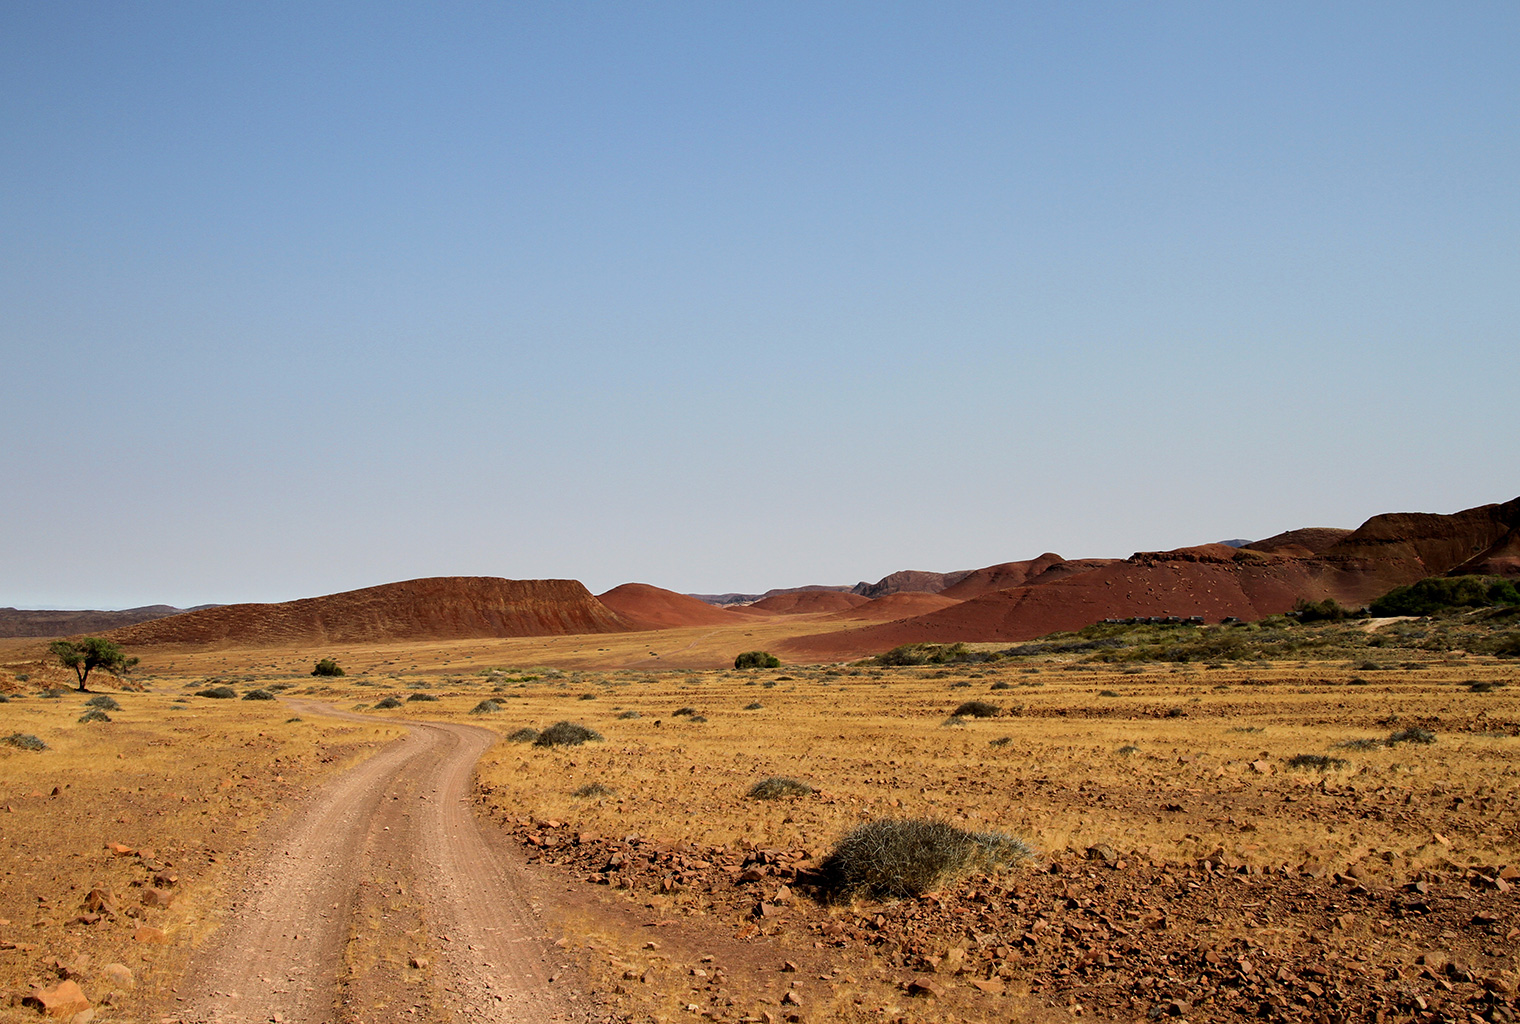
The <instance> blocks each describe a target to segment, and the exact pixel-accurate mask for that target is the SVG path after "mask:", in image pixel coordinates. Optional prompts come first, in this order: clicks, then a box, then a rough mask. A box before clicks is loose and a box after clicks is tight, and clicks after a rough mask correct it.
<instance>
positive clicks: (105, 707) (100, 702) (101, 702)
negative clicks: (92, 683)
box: [84, 693, 121, 711]
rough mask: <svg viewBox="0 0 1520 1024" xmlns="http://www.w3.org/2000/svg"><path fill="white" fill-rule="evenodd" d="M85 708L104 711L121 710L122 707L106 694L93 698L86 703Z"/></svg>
mask: <svg viewBox="0 0 1520 1024" xmlns="http://www.w3.org/2000/svg"><path fill="white" fill-rule="evenodd" d="M84 706H85V707H87V708H99V709H100V710H102V711H120V710H121V705H120V704H118V703H116V700H115V698H113V697H111V696H110V695H109V694H105V693H102V694H101V695H100V696H98V697H91V698H90V699H89V700H87V701H85V702H84Z"/></svg>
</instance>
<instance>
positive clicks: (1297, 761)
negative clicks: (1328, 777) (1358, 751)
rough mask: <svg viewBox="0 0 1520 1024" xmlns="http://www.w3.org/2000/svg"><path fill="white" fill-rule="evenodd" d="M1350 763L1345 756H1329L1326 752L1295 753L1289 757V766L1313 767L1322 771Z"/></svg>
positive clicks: (1342, 766)
mask: <svg viewBox="0 0 1520 1024" xmlns="http://www.w3.org/2000/svg"><path fill="white" fill-rule="evenodd" d="M1348 763H1349V762H1347V761H1346V760H1345V759H1344V758H1340V757H1327V756H1326V755H1324V754H1294V755H1293V756H1292V757H1290V758H1288V767H1289V768H1313V769H1315V770H1316V771H1322V772H1328V771H1330V770H1332V769H1339V768H1344V767H1346V765H1347V764H1348Z"/></svg>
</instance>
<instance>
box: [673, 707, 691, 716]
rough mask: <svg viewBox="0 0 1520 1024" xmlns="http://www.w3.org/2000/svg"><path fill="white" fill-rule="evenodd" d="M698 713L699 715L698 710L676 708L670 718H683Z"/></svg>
mask: <svg viewBox="0 0 1520 1024" xmlns="http://www.w3.org/2000/svg"><path fill="white" fill-rule="evenodd" d="M696 713H697V709H696V708H676V709H675V710H674V711H672V712H671V713H670V717H671V718H681V717H683V716H686V715H694V714H696Z"/></svg>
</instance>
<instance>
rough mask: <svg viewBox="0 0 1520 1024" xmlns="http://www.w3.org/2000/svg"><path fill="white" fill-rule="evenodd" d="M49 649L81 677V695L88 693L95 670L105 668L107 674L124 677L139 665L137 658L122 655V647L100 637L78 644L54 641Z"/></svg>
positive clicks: (90, 637)
mask: <svg viewBox="0 0 1520 1024" xmlns="http://www.w3.org/2000/svg"><path fill="white" fill-rule="evenodd" d="M48 649H49V650H50V651H52V652H53V656H54V657H56V658H57V659H58V660H59V661H60V662H61V663H62V664H63V666H64V667H65V668H71V669H73V670H74V674H75V675H76V676H78V677H79V692H80V693H85V692H88V688H87V687H86V686H85V682H86V681H87V680H88V679H89V678H90V673H91V672H92V671H93V670H95V669H97V668H103V669H105V670H106V671H107V672H111V673H113V674H115V675H119V676H124V675H126V674H127V673H128V672H130V671H132V668H133V666H135V665H136V664H137V659H136V658H129V657H127V656H126V655H125V654H123V653H121V648H120V647H117V646H116V645H115V644H113V643H112V642H111V641H109V640H102V639H100V637H98V636H87V637H85V638H84V639H83V640H81V641H79V642H78V643H77V644H76V643H74V641H72V640H54V641H53V643H52V644H51V646H50V647H49V648H48Z"/></svg>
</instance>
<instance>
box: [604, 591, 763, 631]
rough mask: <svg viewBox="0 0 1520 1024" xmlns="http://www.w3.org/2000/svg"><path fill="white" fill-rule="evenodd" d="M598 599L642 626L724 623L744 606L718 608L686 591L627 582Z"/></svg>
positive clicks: (669, 626)
mask: <svg viewBox="0 0 1520 1024" xmlns="http://www.w3.org/2000/svg"><path fill="white" fill-rule="evenodd" d="M597 600H598V601H601V602H602V604H604V605H606V606H607V607H608V608H610V609H612V610H613V611H614V612H616V613H617V614H619V615H621V616H622V617H623V618H625V619H627V620H628V621H629V622H631V623H633V624H634V625H635V626H637V627H638V628H640V629H677V628H680V627H682V626H721V625H726V624H729V623H732V622H734V621H735V618H736V616H739V615H742V614H744V609H742V608H736V609H732V610H729V609H724V608H717V607H714V606H713V605H710V604H708V603H707V602H705V601H699V600H697V599H696V598H695V597H691V596H689V595H687V594H677V593H676V592H675V591H673V590H662V589H661V588H659V587H652V586H650V585H649V584H647V583H624V584H623V585H622V586H620V587H613V588H612V589H611V590H609V591H607V592H606V593H605V594H599V595H597Z"/></svg>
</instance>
